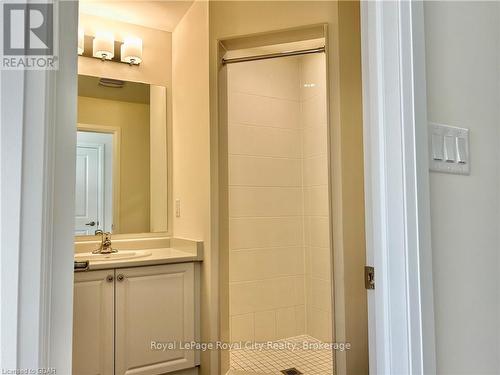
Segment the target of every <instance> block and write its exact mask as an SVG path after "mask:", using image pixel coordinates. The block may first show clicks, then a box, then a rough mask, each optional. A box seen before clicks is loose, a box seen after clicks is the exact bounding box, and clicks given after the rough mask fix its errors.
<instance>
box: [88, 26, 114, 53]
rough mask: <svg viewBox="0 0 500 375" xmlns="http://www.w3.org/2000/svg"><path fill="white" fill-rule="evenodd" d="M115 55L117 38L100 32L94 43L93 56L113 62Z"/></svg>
mask: <svg viewBox="0 0 500 375" xmlns="http://www.w3.org/2000/svg"><path fill="white" fill-rule="evenodd" d="M114 55H115V37H114V36H113V34H111V33H108V32H103V31H98V32H97V33H96V35H95V38H94V42H93V51H92V56H94V57H97V58H98V59H105V60H111V59H112V58H113V56H114Z"/></svg>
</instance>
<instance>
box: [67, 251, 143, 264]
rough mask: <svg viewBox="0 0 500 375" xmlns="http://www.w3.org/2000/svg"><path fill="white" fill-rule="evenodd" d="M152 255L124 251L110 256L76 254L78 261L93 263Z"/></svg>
mask: <svg viewBox="0 0 500 375" xmlns="http://www.w3.org/2000/svg"><path fill="white" fill-rule="evenodd" d="M150 255H151V251H147V250H133V251H132V250H124V251H120V250H119V251H118V252H116V253H110V254H93V253H77V254H75V260H76V261H84V260H89V261H91V262H109V261H114V260H121V259H134V258H142V257H147V256H150Z"/></svg>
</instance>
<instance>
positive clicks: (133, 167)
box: [78, 96, 150, 233]
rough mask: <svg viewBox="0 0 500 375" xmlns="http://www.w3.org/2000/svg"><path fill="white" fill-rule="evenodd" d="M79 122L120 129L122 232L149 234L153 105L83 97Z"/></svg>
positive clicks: (79, 100)
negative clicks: (150, 119)
mask: <svg viewBox="0 0 500 375" xmlns="http://www.w3.org/2000/svg"><path fill="white" fill-rule="evenodd" d="M78 123H79V124H91V125H99V126H113V127H118V128H120V130H121V143H120V214H119V220H120V221H119V222H120V230H119V233H145V232H149V199H150V198H149V197H150V193H149V105H148V104H139V103H129V102H120V101H115V100H105V99H97V98H88V97H81V96H80V97H78Z"/></svg>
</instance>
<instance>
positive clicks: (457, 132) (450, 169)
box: [429, 122, 471, 176]
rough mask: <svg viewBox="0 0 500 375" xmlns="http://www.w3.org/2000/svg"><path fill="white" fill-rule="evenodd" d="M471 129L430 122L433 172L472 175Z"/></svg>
mask: <svg viewBox="0 0 500 375" xmlns="http://www.w3.org/2000/svg"><path fill="white" fill-rule="evenodd" d="M470 152H471V150H470V147H469V129H467V128H458V127H456V126H449V125H443V124H436V123H432V122H431V123H429V154H430V155H429V168H430V170H431V171H433V172H438V173H451V174H461V175H466V176H467V175H470V168H471V164H470Z"/></svg>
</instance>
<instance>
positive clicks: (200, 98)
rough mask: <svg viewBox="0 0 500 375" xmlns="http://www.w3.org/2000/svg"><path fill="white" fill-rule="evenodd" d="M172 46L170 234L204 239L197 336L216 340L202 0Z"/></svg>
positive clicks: (204, 361) (209, 363)
mask: <svg viewBox="0 0 500 375" xmlns="http://www.w3.org/2000/svg"><path fill="white" fill-rule="evenodd" d="M172 44H173V56H172V57H173V58H172V69H173V109H174V111H173V116H174V121H173V129H172V131H173V139H172V142H173V145H172V147H173V150H172V151H173V200H175V199H179V200H180V203H181V216H180V217H174V236H175V237H185V238H192V239H198V240H203V241H204V261H203V263H202V269H201V277H202V282H201V339H202V341H205V342H207V341H215V340H217V338H218V328H217V322H218V318H217V311H218V304H219V302H218V296H217V279H216V278H215V277H216V275H217V273H216V270H217V267H218V264H217V262H216V260H217V259H216V252H215V250H216V249H213V248H212V247H211V234H210V122H209V121H210V113H209V85H208V3H207V2H205V1H197V2H195V3H194V4H193V6H192V7H191V8H190V9H189V10H188V12H187V13H186V15H185V16H184V18H183V19H182V20H181V21H180V23H179V24H178V25H177V27H176V29H175V30H174V32H173V38H172ZM172 203H173V202H172ZM174 216H175V215H174ZM216 356H217V353H216V352H215V351H214V352H203V353H202V355H201V373H202V374H205V375H208V374H218V372H217V370H216V367H215V366H216V365H217V361H216ZM211 357H212V358H211Z"/></svg>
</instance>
